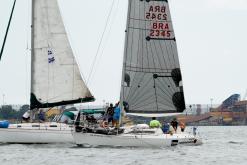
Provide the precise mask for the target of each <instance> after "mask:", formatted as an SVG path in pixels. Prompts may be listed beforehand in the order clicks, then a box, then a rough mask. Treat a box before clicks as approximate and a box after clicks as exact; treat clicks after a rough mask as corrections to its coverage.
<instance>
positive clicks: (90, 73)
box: [86, 0, 115, 84]
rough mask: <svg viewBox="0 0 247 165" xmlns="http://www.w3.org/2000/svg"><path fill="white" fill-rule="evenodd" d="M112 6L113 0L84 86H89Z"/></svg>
mask: <svg viewBox="0 0 247 165" xmlns="http://www.w3.org/2000/svg"><path fill="white" fill-rule="evenodd" d="M114 4H115V0H113V1H112V4H111V8H110V12H109V13H108V16H107V19H106V24H105V27H104V30H103V33H102V35H101V38H100V42H99V45H98V48H97V51H96V55H95V56H94V59H93V63H92V66H91V68H90V72H89V75H88V79H87V81H86V84H89V80H90V78H91V75H92V72H93V68H94V65H95V63H96V59H97V57H98V54H99V50H100V48H101V45H102V41H103V38H104V35H105V32H106V29H107V26H108V23H109V21H110V16H111V13H112V10H113V7H114Z"/></svg>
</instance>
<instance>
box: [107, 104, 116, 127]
mask: <svg viewBox="0 0 247 165" xmlns="http://www.w3.org/2000/svg"><path fill="white" fill-rule="evenodd" d="M106 115H107V118H108V123H109V124H110V123H111V122H112V125H113V115H114V107H113V104H112V103H111V104H110V107H108V108H107V111H106Z"/></svg>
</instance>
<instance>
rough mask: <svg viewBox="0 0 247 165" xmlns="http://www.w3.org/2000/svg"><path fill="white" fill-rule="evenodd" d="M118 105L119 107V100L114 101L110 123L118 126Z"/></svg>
mask: <svg viewBox="0 0 247 165" xmlns="http://www.w3.org/2000/svg"><path fill="white" fill-rule="evenodd" d="M120 111H121V110H120V107H119V102H117V103H116V105H115V108H114V114H113V122H112V125H113V126H114V127H117V128H118V127H119V119H120V113H121V112H120Z"/></svg>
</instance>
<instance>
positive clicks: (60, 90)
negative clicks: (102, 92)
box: [30, 0, 94, 109]
mask: <svg viewBox="0 0 247 165" xmlns="http://www.w3.org/2000/svg"><path fill="white" fill-rule="evenodd" d="M31 63H32V64H31V99H30V101H31V103H30V105H31V109H33V108H44V107H52V106H57V105H64V104H73V103H79V102H86V101H93V100H94V97H93V96H92V94H91V93H90V91H89V90H88V88H87V86H86V85H85V83H84V81H83V80H82V77H81V74H80V71H79V67H78V65H77V63H76V60H75V58H74V56H73V52H72V49H71V46H70V44H69V40H68V38H67V35H66V31H65V28H64V25H63V21H62V18H61V15H60V11H59V7H58V3H57V0H32V58H31Z"/></svg>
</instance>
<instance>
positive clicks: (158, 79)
mask: <svg viewBox="0 0 247 165" xmlns="http://www.w3.org/2000/svg"><path fill="white" fill-rule="evenodd" d="M127 17H128V18H127V28H126V39H125V53H124V62H123V73H122V84H121V86H122V87H121V102H122V104H123V106H124V108H125V110H126V111H127V112H133V113H177V112H183V110H184V109H185V101H184V93H183V86H182V76H181V71H180V65H179V59H178V53H177V45H176V39H175V35H174V30H173V26H172V21H171V15H170V10H169V6H168V1H167V0H129V9H128V16H127Z"/></svg>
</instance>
